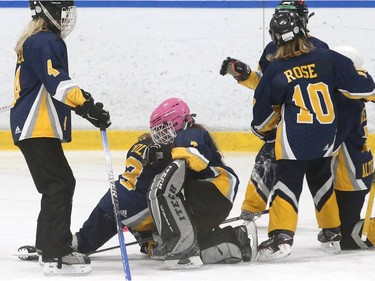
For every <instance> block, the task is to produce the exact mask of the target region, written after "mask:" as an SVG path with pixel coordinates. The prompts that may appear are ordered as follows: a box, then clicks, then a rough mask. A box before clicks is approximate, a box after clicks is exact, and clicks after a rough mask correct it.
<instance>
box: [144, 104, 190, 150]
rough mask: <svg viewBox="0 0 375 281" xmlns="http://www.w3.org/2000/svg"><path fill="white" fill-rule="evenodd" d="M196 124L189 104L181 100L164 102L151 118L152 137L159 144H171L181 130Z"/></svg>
mask: <svg viewBox="0 0 375 281" xmlns="http://www.w3.org/2000/svg"><path fill="white" fill-rule="evenodd" d="M193 123H194V119H193V117H192V116H191V114H190V109H189V107H188V106H187V104H186V103H185V102H184V101H183V100H181V99H179V98H170V99H167V100H165V101H163V102H162V103H161V104H160V105H159V106H158V107H156V108H155V110H154V111H153V112H152V113H151V116H150V129H151V137H152V139H153V141H154V142H155V143H157V144H170V143H172V142H173V141H174V139H175V137H176V135H177V133H176V132H178V131H179V130H184V129H186V128H188V127H189V126H190V125H191V124H193Z"/></svg>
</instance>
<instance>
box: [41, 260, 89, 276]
mask: <svg viewBox="0 0 375 281" xmlns="http://www.w3.org/2000/svg"><path fill="white" fill-rule="evenodd" d="M90 272H91V265H90V264H73V265H66V264H63V265H62V267H61V268H57V262H47V263H44V266H43V273H44V275H45V276H55V275H72V276H74V275H87V274H89V273H90Z"/></svg>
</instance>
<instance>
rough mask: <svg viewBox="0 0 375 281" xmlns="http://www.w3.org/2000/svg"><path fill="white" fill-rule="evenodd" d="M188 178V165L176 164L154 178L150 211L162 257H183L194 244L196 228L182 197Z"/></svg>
mask: <svg viewBox="0 0 375 281" xmlns="http://www.w3.org/2000/svg"><path fill="white" fill-rule="evenodd" d="M185 174H186V163H185V161H184V160H175V161H173V162H172V163H171V164H170V165H169V166H168V167H167V168H165V169H164V171H163V172H161V173H160V174H158V175H156V176H155V178H154V181H153V182H152V184H151V187H150V190H149V192H148V204H149V208H150V211H151V214H152V217H153V219H154V222H155V226H156V229H157V232H158V234H159V236H160V239H161V242H162V245H161V246H160V247H159V249H161V251H162V253H158V255H160V256H167V255H168V256H177V255H180V254H182V253H185V252H186V251H188V250H190V249H191V248H192V247H193V246H194V244H195V236H194V230H193V225H192V224H191V221H190V218H189V216H188V214H187V212H186V209H185V207H184V204H183V199H182V195H181V189H182V187H183V184H184V181H185ZM155 254H156V253H155Z"/></svg>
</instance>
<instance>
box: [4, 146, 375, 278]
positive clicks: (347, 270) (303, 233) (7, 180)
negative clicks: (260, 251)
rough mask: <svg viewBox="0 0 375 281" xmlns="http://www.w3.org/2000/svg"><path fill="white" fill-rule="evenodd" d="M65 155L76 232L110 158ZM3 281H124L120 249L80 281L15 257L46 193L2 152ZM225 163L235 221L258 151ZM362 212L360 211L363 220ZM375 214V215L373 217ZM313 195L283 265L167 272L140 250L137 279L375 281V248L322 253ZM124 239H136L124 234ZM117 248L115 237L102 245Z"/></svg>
mask: <svg viewBox="0 0 375 281" xmlns="http://www.w3.org/2000/svg"><path fill="white" fill-rule="evenodd" d="M125 153H126V152H125V151H111V156H112V161H113V169H114V172H115V174H116V175H117V174H120V173H121V172H122V169H123V162H124V159H125ZM66 155H67V157H68V160H69V161H70V164H71V166H72V169H73V171H74V173H75V177H76V179H77V186H76V192H75V196H74V202H73V214H72V226H71V229H72V231H73V232H74V231H76V230H77V229H78V228H79V227H80V226H81V225H82V223H83V222H84V220H85V219H86V218H87V216H88V215H89V213H90V212H91V210H92V209H93V207H94V206H95V205H96V204H97V202H98V201H99V199H100V198H101V196H102V195H103V194H104V193H105V192H106V190H107V189H108V188H109V182H108V177H107V171H106V164H105V158H104V153H103V152H102V151H83V152H82V151H67V152H66ZM0 159H1V161H0V171H1V173H0V182H1V187H2V188H1V198H0V214H1V217H0V219H1V220H0V280H30V281H33V280H45V279H47V278H50V279H49V280H51V279H53V278H57V279H59V280H61V278H62V279H64V280H93V281H96V280H110V281H117V280H125V276H124V270H123V267H122V262H121V254H120V250H119V249H116V250H111V251H107V252H103V253H98V254H95V255H92V256H91V258H92V268H93V270H92V272H91V274H90V275H87V276H81V277H45V276H44V275H43V273H42V268H41V267H40V266H39V265H38V263H37V262H31V261H21V260H19V259H18V258H17V257H15V256H13V254H15V253H16V252H17V249H18V247H20V246H23V245H26V244H33V243H34V240H35V230H36V220H37V215H38V211H39V204H40V203H39V202H40V196H39V194H38V193H37V191H36V189H35V187H34V184H33V182H32V180H31V177H30V175H29V171H28V169H27V166H26V164H25V160H24V159H23V156H22V155H21V153H20V152H19V151H8V152H6V151H0ZM225 161H226V162H227V163H228V164H229V165H230V166H232V167H233V168H234V170H235V171H236V172H237V174H238V175H239V177H240V180H241V185H240V190H239V193H238V196H237V199H236V201H235V205H234V207H233V210H232V213H231V215H230V217H235V216H238V215H239V212H240V208H241V203H242V199H243V197H244V192H245V189H246V184H247V181H248V177H249V175H250V171H251V169H252V166H253V163H254V154H250V153H225ZM364 211H365V210H362V213H363V215H364ZM373 214H374V213H373ZM267 222H268V216H267V215H264V216H263V217H261V218H260V219H259V220H257V224H258V232H259V241H263V240H264V239H265V238H266V235H267ZM317 233H318V228H317V224H316V221H315V215H314V208H313V203H312V199H311V196H310V194H309V192H308V190H307V188H306V187H305V190H304V192H303V193H302V196H301V200H300V212H299V222H298V229H297V233H296V235H295V241H294V242H295V244H294V246H293V247H292V254H291V255H290V256H289V257H288V258H286V259H284V260H280V261H278V262H273V263H259V262H256V261H251V262H250V263H239V264H233V265H210V266H206V265H205V266H203V267H202V268H200V269H195V270H182V271H171V270H165V269H162V266H161V262H158V261H153V260H149V259H148V258H147V257H146V256H145V255H143V254H141V253H139V248H138V246H137V245H135V246H129V247H128V248H127V251H128V254H129V262H130V269H131V274H132V280H134V281H151V280H152V281H157V280H163V281H177V280H178V281H191V280H194V281H200V280H205V281H206V280H207V281H211V280H212V281H232V280H237V281H240V280H248V281H252V280H254V281H267V280H272V281H275V280H281V281H283V280H288V281H294V280H306V281H309V280H314V281H317V280H340V281H343V280H360V281H366V280H374V275H373V272H374V265H375V255H374V254H375V251H374V250H364V251H362V250H361V251H346V252H342V253H341V254H340V255H330V254H326V253H323V252H322V251H321V250H320V245H319V243H318V242H317V240H316V236H317ZM125 240H126V242H131V241H134V239H133V238H132V237H131V236H130V235H128V234H126V235H125ZM115 245H118V238H117V236H115V237H114V238H113V239H112V240H110V241H109V242H108V243H107V244H106V245H105V246H104V247H110V246H115Z"/></svg>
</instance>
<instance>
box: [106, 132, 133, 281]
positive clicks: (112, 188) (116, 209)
mask: <svg viewBox="0 0 375 281" xmlns="http://www.w3.org/2000/svg"><path fill="white" fill-rule="evenodd" d="M100 133H101V136H102V143H103V149H104V155H105V162H106V166H107V174H108V181H109V188H110V192H111V199H112V204H113V211H114V214H115V219H116V224H117V234H118V239H119V243H120V249H121V257H122V265H123V267H124V273H125V279H126V280H128V281H131V280H132V278H131V274H130V267H129V258H128V253H127V251H126V244H125V238H124V234H123V231H122V223H121V213H120V204H119V202H118V197H117V190H116V185H115V177H114V175H113V169H112V161H111V155H110V153H109V144H108V138H107V131H106V128H105V127H103V126H101V128H100Z"/></svg>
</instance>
